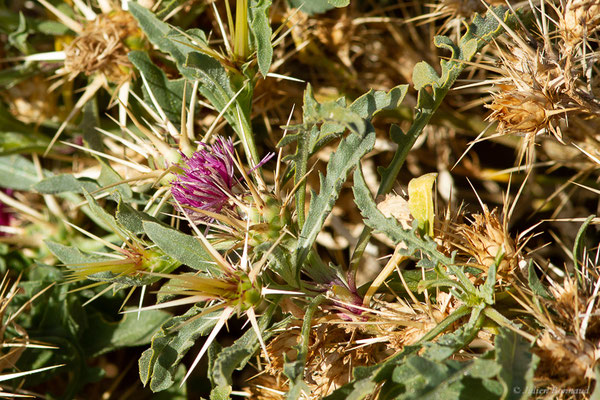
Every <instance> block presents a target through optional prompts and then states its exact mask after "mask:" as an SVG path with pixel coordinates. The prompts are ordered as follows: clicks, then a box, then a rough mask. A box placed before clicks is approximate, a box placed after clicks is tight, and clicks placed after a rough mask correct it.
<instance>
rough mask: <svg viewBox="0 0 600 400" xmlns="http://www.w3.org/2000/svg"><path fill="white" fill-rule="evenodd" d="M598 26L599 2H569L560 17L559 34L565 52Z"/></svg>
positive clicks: (580, 0) (585, 0) (587, 0)
mask: <svg viewBox="0 0 600 400" xmlns="http://www.w3.org/2000/svg"><path fill="white" fill-rule="evenodd" d="M599 26H600V0H569V1H568V2H567V4H566V5H565V6H564V10H563V13H562V15H561V17H560V32H561V36H562V38H563V40H564V43H565V46H566V49H567V51H570V50H571V49H572V48H573V47H575V46H576V45H577V44H579V43H580V42H581V41H583V40H584V39H585V38H586V36H588V35H589V34H591V33H592V32H594V31H595V30H596V29H598V27H599Z"/></svg>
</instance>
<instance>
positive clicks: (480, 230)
mask: <svg viewBox="0 0 600 400" xmlns="http://www.w3.org/2000/svg"><path fill="white" fill-rule="evenodd" d="M472 219H473V222H472V223H471V224H470V225H467V224H460V225H458V226H457V227H456V233H457V234H458V236H459V243H458V244H457V247H459V248H461V249H462V250H463V251H464V252H466V253H467V254H469V255H471V256H472V257H473V258H475V260H476V262H477V267H478V268H481V269H483V270H484V271H487V270H488V269H489V268H490V267H491V266H492V265H493V264H494V262H495V260H496V257H497V256H498V254H499V253H500V251H504V258H503V259H502V261H501V262H500V265H499V266H498V274H499V276H503V277H507V276H508V275H509V274H510V273H511V272H513V271H514V270H515V268H516V267H517V266H518V262H519V257H520V255H519V253H518V251H517V246H516V245H515V241H514V240H513V239H512V238H511V237H510V235H509V234H508V232H507V231H506V227H505V226H504V225H503V224H502V223H501V222H500V220H499V219H498V215H497V210H496V209H494V210H492V212H489V211H488V209H487V208H484V210H483V214H475V215H473V216H472Z"/></svg>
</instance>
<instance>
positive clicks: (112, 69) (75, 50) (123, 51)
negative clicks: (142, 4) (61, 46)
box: [65, 11, 143, 83]
mask: <svg viewBox="0 0 600 400" xmlns="http://www.w3.org/2000/svg"><path fill="white" fill-rule="evenodd" d="M142 40H143V39H142V33H141V30H140V29H139V27H138V26H137V23H136V21H135V19H134V18H133V16H132V15H131V14H129V13H128V12H125V11H114V12H111V13H108V14H100V15H98V17H97V18H96V19H95V20H93V21H91V22H89V23H88V24H87V25H86V26H85V27H84V29H83V32H82V33H81V35H79V36H78V37H76V38H75V39H74V40H73V41H72V42H71V43H70V44H69V46H68V47H67V48H66V49H65V55H66V59H65V72H66V73H67V74H68V77H69V80H71V79H74V78H75V77H76V76H77V75H79V74H80V73H84V74H85V75H86V76H89V75H92V74H95V73H101V74H104V76H106V78H107V79H108V80H109V81H110V82H115V83H120V82H122V81H125V80H127V79H129V78H130V77H131V74H132V67H133V66H132V65H131V63H130V62H129V59H128V58H127V53H129V51H131V50H133V49H136V48H141V43H142Z"/></svg>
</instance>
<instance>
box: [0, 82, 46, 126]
mask: <svg viewBox="0 0 600 400" xmlns="http://www.w3.org/2000/svg"><path fill="white" fill-rule="evenodd" d="M49 86H50V85H49V83H48V81H47V80H45V79H44V78H42V77H41V76H39V75H36V76H34V77H33V78H30V79H25V80H23V81H21V82H19V83H17V84H16V85H14V86H11V87H10V88H8V89H6V90H3V91H2V92H1V95H2V97H3V98H4V99H5V100H6V103H7V104H8V107H9V111H10V113H11V114H12V115H14V117H15V118H16V119H18V120H19V121H21V122H24V123H26V124H40V123H42V122H44V121H48V120H50V119H52V118H53V117H54V116H56V114H57V107H56V100H57V99H56V92H53V91H50V90H49Z"/></svg>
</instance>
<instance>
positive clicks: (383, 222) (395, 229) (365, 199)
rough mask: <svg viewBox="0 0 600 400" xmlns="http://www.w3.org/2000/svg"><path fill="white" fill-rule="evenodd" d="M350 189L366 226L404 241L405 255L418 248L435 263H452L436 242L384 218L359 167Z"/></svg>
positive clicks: (395, 239) (393, 220)
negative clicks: (439, 250) (440, 250)
mask: <svg viewBox="0 0 600 400" xmlns="http://www.w3.org/2000/svg"><path fill="white" fill-rule="evenodd" d="M352 189H353V191H354V202H355V203H356V205H357V206H358V208H359V210H360V213H361V215H362V216H363V217H364V218H365V220H364V222H365V224H366V225H367V226H369V227H370V228H372V229H373V230H375V231H378V232H381V233H384V234H385V235H386V236H387V237H388V238H390V239H391V240H392V241H393V242H394V244H398V243H400V242H403V243H405V244H406V246H407V250H406V253H407V255H412V254H413V253H414V252H415V251H417V250H420V251H422V252H423V253H425V254H426V255H427V256H429V257H430V258H431V259H432V261H434V262H435V263H436V264H437V263H442V264H444V265H446V266H448V265H451V264H452V262H451V260H450V259H449V258H447V257H446V256H444V255H443V254H441V253H439V252H438V251H437V244H436V243H435V242H434V241H432V240H430V239H428V238H420V237H418V236H417V235H416V234H415V232H414V230H412V231H411V230H405V229H403V228H402V226H401V225H400V224H399V223H398V222H397V221H396V220H395V219H393V218H386V217H385V216H384V215H383V214H382V213H381V212H380V211H379V210H378V209H377V205H376V204H375V201H374V200H373V198H372V196H371V193H370V192H369V188H368V187H367V184H366V182H365V178H364V177H363V174H362V170H361V168H360V167H359V168H356V169H355V170H354V186H353V188H352Z"/></svg>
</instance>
